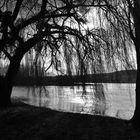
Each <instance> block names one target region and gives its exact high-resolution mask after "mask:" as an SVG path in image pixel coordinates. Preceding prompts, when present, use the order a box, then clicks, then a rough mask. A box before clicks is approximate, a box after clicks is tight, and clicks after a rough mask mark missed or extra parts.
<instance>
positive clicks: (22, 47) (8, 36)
mask: <svg viewBox="0 0 140 140" xmlns="http://www.w3.org/2000/svg"><path fill="white" fill-rule="evenodd" d="M91 5H92V6H95V7H96V6H98V3H95V4H94V3H92V1H90V0H88V1H87V0H82V1H78V0H68V1H66V0H42V1H41V0H34V1H33V0H30V1H27V0H13V1H11V0H1V1H0V54H1V59H2V61H4V60H5V58H6V61H8V62H9V67H8V70H7V72H6V74H5V77H4V78H3V82H2V83H1V85H0V106H7V105H11V92H12V87H13V83H14V80H15V77H16V74H17V72H18V70H19V67H20V62H21V60H22V58H23V56H24V55H25V54H26V53H27V52H29V51H31V50H32V49H34V50H37V52H39V53H34V54H36V57H35V58H39V57H38V55H41V54H42V55H47V54H48V51H49V52H50V54H51V55H50V57H51V64H54V65H56V66H57V65H58V64H59V61H58V60H57V57H56V56H57V55H58V53H60V52H61V51H62V49H61V46H63V47H65V44H64V43H66V44H67V46H69V48H70V47H71V48H72V47H74V45H75V43H73V40H74V37H76V38H78V39H79V40H80V43H81V44H83V46H87V44H88V45H89V44H90V43H89V41H88V38H87V36H86V32H87V29H86V28H84V26H83V25H84V24H85V23H86V13H87V12H88V11H89V8H88V7H89V6H91ZM88 32H90V31H89V30H88ZM93 39H94V38H93ZM95 42H96V40H95ZM39 44H40V45H39ZM91 46H92V47H93V45H91ZM67 48H68V47H67ZM63 50H64V49H63ZM34 54H32V55H34ZM69 55H70V54H69ZM66 59H67V62H68V60H69V61H70V57H67V58H66ZM35 60H36V59H35ZM35 62H37V60H36V61H35ZM51 64H50V66H51ZM36 73H37V71H36Z"/></svg>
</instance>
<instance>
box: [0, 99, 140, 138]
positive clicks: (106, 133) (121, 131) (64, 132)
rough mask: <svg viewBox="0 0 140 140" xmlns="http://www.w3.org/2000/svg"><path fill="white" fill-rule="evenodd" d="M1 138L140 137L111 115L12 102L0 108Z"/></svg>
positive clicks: (130, 127) (128, 125)
mask: <svg viewBox="0 0 140 140" xmlns="http://www.w3.org/2000/svg"><path fill="white" fill-rule="evenodd" d="M0 140H140V135H139V133H138V132H137V131H135V129H133V127H132V126H131V124H127V123H126V121H124V120H120V119H115V118H111V117H102V116H93V115H86V114H78V113H66V112H59V111H54V110H51V109H46V108H40V107H34V106H30V105H26V104H24V103H21V102H19V101H15V100H14V103H13V106H12V107H9V108H7V109H3V110H0Z"/></svg>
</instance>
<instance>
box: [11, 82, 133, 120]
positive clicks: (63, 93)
mask: <svg viewBox="0 0 140 140" xmlns="http://www.w3.org/2000/svg"><path fill="white" fill-rule="evenodd" d="M134 88H135V85H134V84H133V85H132V84H101V83H100V84H91V85H84V86H72V87H63V86H61V87H59V86H46V87H26V88H25V87H22V88H21V87H20V88H19V87H15V88H14V90H13V97H18V98H20V99H24V100H23V101H24V102H26V103H28V104H32V105H35V106H44V107H48V108H52V109H56V110H61V111H68V112H79V113H87V114H94V115H106V116H114V117H119V118H123V119H130V118H131V117H132V115H133V111H134V107H135V105H134ZM25 99H27V100H25Z"/></svg>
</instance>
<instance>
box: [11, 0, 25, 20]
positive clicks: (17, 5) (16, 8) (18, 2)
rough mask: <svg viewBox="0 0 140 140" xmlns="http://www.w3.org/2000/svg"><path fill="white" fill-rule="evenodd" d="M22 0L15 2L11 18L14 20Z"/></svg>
mask: <svg viewBox="0 0 140 140" xmlns="http://www.w3.org/2000/svg"><path fill="white" fill-rule="evenodd" d="M22 2H23V0H17V2H16V6H15V9H14V12H13V20H15V19H16V18H17V15H18V13H19V10H20V6H21V4H22Z"/></svg>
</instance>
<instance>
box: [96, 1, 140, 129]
mask: <svg viewBox="0 0 140 140" xmlns="http://www.w3.org/2000/svg"><path fill="white" fill-rule="evenodd" d="M98 2H99V5H105V6H103V7H99V8H98V10H99V16H100V23H101V26H104V25H105V28H106V29H107V30H108V31H109V32H110V33H111V34H110V35H109V34H108V35H107V36H108V37H109V36H110V37H109V38H107V39H106V40H108V43H109V44H110V45H111V46H110V45H109V46H110V47H111V49H109V48H108V50H109V53H110V52H112V51H114V49H115V51H119V52H120V54H122V53H123V55H120V56H119V57H123V56H125V57H124V59H125V61H126V62H127V63H128V65H127V67H130V65H129V64H130V63H129V55H128V54H129V52H128V51H130V52H131V51H132V52H133V50H135V51H136V63H137V80H136V108H135V112H134V116H133V117H132V119H131V121H132V123H133V124H134V126H135V127H136V128H137V129H139V130H140V125H139V124H140V85H139V84H140V1H139V0H114V1H110V0H102V1H98ZM110 39H111V40H110ZM116 48H117V49H116ZM131 49H132V50H131ZM111 50H112V51H111ZM132 55H134V53H133V54H132Z"/></svg>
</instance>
